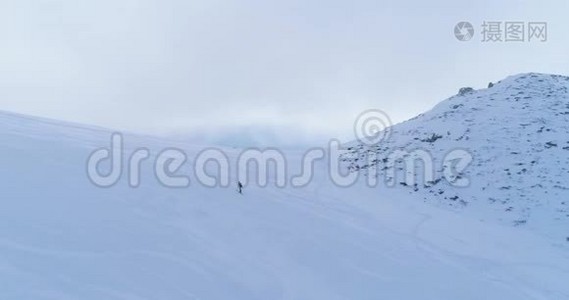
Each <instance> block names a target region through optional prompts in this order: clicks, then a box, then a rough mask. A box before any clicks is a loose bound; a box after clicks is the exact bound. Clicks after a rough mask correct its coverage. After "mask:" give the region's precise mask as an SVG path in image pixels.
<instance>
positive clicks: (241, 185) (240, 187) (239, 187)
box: [237, 181, 243, 194]
mask: <svg viewBox="0 0 569 300" xmlns="http://www.w3.org/2000/svg"><path fill="white" fill-rule="evenodd" d="M237 191H238V192H239V194H243V184H241V181H237Z"/></svg>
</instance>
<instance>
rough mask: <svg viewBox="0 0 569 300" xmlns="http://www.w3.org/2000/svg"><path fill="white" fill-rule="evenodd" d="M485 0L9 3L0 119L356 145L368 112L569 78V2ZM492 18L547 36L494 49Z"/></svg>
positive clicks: (1, 14)
mask: <svg viewBox="0 0 569 300" xmlns="http://www.w3.org/2000/svg"><path fill="white" fill-rule="evenodd" d="M476 2H477V3H473V1H447V0H445V1H402V0H397V1H367V0H352V1H336V0H328V1H309V0H288V1H278V2H276V1H266V0H259V1H252V0H240V1H228V0H207V1H205V0H204V1H190V0H156V1H154V0H140V1H134V0H112V1H110V0H97V1H78V0H61V1H54V0H53V1H52V0H49V1H48V0H45V1H40V0H37V1H27V0H13V1H5V0H4V1H1V0H0V110H7V111H13V112H19V113H25V114H33V115H39V116H45V117H50V118H56V119H62V120H68V121H75V122H81V123H89V124H96V125H102V126H105V127H110V128H115V129H120V130H131V131H140V132H150V133H169V132H176V133H178V134H184V135H187V136H192V137H195V136H197V135H199V134H202V133H204V134H206V135H207V136H209V137H212V138H213V139H219V140H224V141H227V140H232V142H239V143H241V144H243V143H245V144H246V143H249V142H250V141H251V140H255V139H268V140H270V141H275V140H274V139H277V140H278V141H279V142H281V143H289V142H290V141H297V142H299V143H304V142H306V141H307V140H314V141H321V140H320V138H322V137H325V136H331V137H332V136H333V137H338V138H342V139H351V138H352V137H351V135H352V124H353V122H354V119H355V117H356V116H357V115H358V114H359V113H360V112H361V111H363V110H365V109H369V108H379V109H382V110H384V111H385V112H387V113H388V114H389V115H390V116H391V118H392V119H393V120H394V121H395V122H399V121H403V120H405V119H408V118H410V117H413V116H414V115H416V114H418V113H421V112H423V111H425V110H428V109H429V108H431V107H432V106H434V105H435V104H436V103H437V102H439V101H441V100H443V99H445V98H447V97H449V96H451V95H452V94H454V93H456V92H457V90H458V89H459V88H460V87H462V86H473V87H475V88H481V87H485V86H486V85H487V83H488V82H489V81H497V80H500V79H502V78H504V77H506V76H508V75H512V74H516V73H521V72H530V71H535V72H544V73H557V74H565V75H568V74H569V18H568V17H567V14H568V12H569V1H566V0H558V1H545V0H542V1H530V0H527V1H513V0H506V1H476ZM459 21H469V22H471V23H472V24H473V25H474V29H475V35H474V38H472V40H470V41H467V42H460V41H458V40H457V39H456V38H455V36H454V34H453V29H454V26H455V25H456V24H457V22H459ZM484 21H502V22H505V21H522V22H525V23H526V24H527V22H534V21H535V22H539V21H543V22H547V23H548V24H547V30H548V41H547V42H538V41H531V42H527V41H525V42H496V43H485V42H482V41H481V39H482V35H481V29H482V27H481V25H482V23H483V22H484ZM526 31H527V28H526ZM526 34H527V32H526ZM526 39H527V36H526ZM222 133H227V134H222ZM261 142H262V141H261ZM265 142H266V141H265Z"/></svg>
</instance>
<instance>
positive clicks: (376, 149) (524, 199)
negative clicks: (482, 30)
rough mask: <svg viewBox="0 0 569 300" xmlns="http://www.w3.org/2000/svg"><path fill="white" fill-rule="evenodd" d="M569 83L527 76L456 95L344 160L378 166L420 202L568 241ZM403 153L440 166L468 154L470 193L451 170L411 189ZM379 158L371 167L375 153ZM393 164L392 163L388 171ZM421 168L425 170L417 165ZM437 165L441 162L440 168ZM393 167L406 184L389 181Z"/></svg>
mask: <svg viewBox="0 0 569 300" xmlns="http://www.w3.org/2000/svg"><path fill="white" fill-rule="evenodd" d="M568 90H569V77H565V76H559V75H545V74H535V73H529V74H522V75H517V76H512V77H509V78H507V79H505V80H503V81H501V82H498V83H497V84H495V85H494V86H493V87H491V88H488V89H482V90H476V91H470V92H466V93H464V94H463V95H460V94H459V95H456V96H453V97H451V98H449V99H447V100H445V101H443V102H441V103H440V104H438V105H437V106H436V107H435V108H433V109H432V110H431V111H429V112H426V113H425V114H422V115H419V116H417V117H415V118H413V119H411V120H409V121H407V122H404V123H401V124H397V125H395V126H393V127H392V128H391V129H390V130H391V134H390V139H389V140H386V141H382V142H381V143H379V144H378V145H375V146H366V145H363V144H362V145H355V146H353V147H352V148H351V150H352V151H351V153H349V154H348V155H346V156H345V159H346V160H347V161H348V162H350V163H352V164H353V165H354V166H355V169H363V170H364V172H366V173H367V171H366V170H367V169H368V168H369V167H370V165H374V164H376V165H377V167H378V169H379V170H380V175H381V176H382V177H385V178H387V179H388V180H389V179H392V180H393V181H394V184H395V185H398V186H400V188H405V189H407V190H408V191H409V194H412V195H413V196H412V197H414V198H417V199H422V200H424V201H426V202H429V203H437V204H438V205H441V206H447V207H453V208H457V209H462V208H464V209H463V210H464V211H465V212H466V213H471V214H472V215H473V216H474V217H476V218H479V219H483V220H490V221H497V220H498V221H501V222H503V223H506V224H513V225H516V226H525V227H528V228H531V229H535V230H537V231H539V232H541V233H544V234H550V235H553V236H555V237H556V238H557V239H559V240H565V239H566V237H567V236H569V230H568V228H569V91H568ZM397 149H405V150H406V151H408V152H413V151H415V150H417V149H420V150H425V151H427V152H429V153H430V154H431V155H432V157H433V159H434V160H435V161H437V160H438V161H439V162H440V160H441V158H442V157H444V155H445V154H446V153H448V152H449V151H451V150H455V149H463V150H465V151H467V152H469V153H470V154H471V155H472V162H471V163H470V165H469V166H468V167H467V168H466V169H465V171H464V173H463V174H458V176H460V177H463V178H467V179H468V181H469V186H468V187H466V188H456V187H452V186H450V185H449V184H448V183H447V182H446V181H445V180H441V179H442V177H443V173H444V169H443V168H438V169H435V170H436V172H434V176H433V180H428V181H426V180H421V179H423V176H420V175H422V172H421V171H420V170H419V171H417V172H414V173H413V174H414V175H416V177H418V178H416V181H415V183H414V184H408V183H407V182H406V181H405V178H404V177H403V175H402V172H401V170H405V166H404V164H403V160H400V161H399V163H394V162H392V161H389V159H390V158H389V157H388V154H389V153H392V152H393V151H395V150H397ZM370 153H371V154H373V155H375V156H377V160H376V161H375V162H372V163H369V162H368V161H367V160H366V159H365V158H366V157H367V156H368V155H369V154H370ZM388 163H392V164H391V165H389V164H388ZM418 165H419V166H420V164H418ZM435 165H436V163H435ZM393 168H396V169H397V173H395V174H398V176H399V177H394V176H390V174H393V172H392V171H393V170H392V169H393Z"/></svg>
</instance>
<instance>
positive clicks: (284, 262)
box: [0, 78, 569, 300]
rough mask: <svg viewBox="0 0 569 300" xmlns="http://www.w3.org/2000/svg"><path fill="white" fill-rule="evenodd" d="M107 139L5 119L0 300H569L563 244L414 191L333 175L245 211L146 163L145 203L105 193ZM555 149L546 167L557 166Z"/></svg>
mask: <svg viewBox="0 0 569 300" xmlns="http://www.w3.org/2000/svg"><path fill="white" fill-rule="evenodd" d="M515 80H516V79H513V81H515ZM519 80H524V79H519ZM559 80H560V79H559V78H556V79H551V84H552V85H553V86H555V84H557V82H558V81H559ZM510 81H512V80H510ZM506 82H507V81H505V82H504V83H502V84H506ZM547 82H549V79H548V81H547ZM544 86H545V84H544ZM495 88H496V90H495V91H496V92H498V91H500V90H501V89H503V90H506V86H504V87H503V88H501V87H499V86H496V87H495ZM493 92H494V91H493V90H492V89H491V90H488V91H486V93H488V95H490V94H492V93H493ZM525 93H529V91H525ZM469 97H474V98H472V99H471V101H475V99H476V98H475V97H476V96H469ZM522 98H523V97H522ZM451 101H454V100H451ZM520 101H521V102H520V103H523V102H524V101H525V100H522V99H520ZM461 103H463V101H461ZM464 103H465V104H464V106H465V107H461V108H460V109H464V110H465V113H466V111H467V110H466V108H467V106H466V101H464ZM441 105H446V104H441ZM503 106H505V105H503ZM468 107H470V106H468ZM481 109H486V108H481ZM488 109H489V108H488ZM504 110H505V109H504ZM421 118H434V119H436V118H435V114H433V115H432V116H431V117H421ZM528 118H529V117H528ZM440 120H442V119H440ZM440 122H442V121H440ZM465 122H466V121H465ZM548 122H549V121H548ZM408 124H410V123H407V125H405V126H408ZM425 125H426V124H425ZM441 126H442V125H441ZM500 126H501V127H500V128H503V127H504V126H506V127H507V126H508V125H507V124H502V125H500ZM437 128H440V127H437ZM546 128H550V129H551V130H553V129H555V130H559V129H558V128H559V127H555V128H554V127H553V125H552V126H551V127H546ZM546 128H544V131H545V130H546ZM538 129H539V128H538ZM418 130H422V131H425V132H426V133H425V134H427V131H428V128H426V127H425V128H422V129H418ZM462 133H463V132H462V131H461V130H460V128H459V127H458V126H457V127H455V128H453V131H452V132H451V135H452V134H455V135H459V134H462ZM558 133H559V131H558ZM551 134H553V133H551ZM110 135H111V132H109V131H106V130H104V129H100V128H92V127H85V126H81V125H76V124H67V123H60V122H56V121H51V120H43V119H37V118H32V117H24V116H20V115H14V114H8V113H0V166H1V168H0V299H25V300H27V299H34V300H36V299H57V300H68V299H82V300H89V299H93V300H100V299H125V300H126V299H129V300H131V299H136V300H142V299H169V300H175V299H437V300H438V299H567V298H569V286H568V285H567V281H568V278H569V251H568V249H567V243H566V242H565V241H559V240H551V239H549V238H547V237H545V236H543V235H541V234H538V233H536V232H532V231H529V230H527V229H526V228H525V227H524V226H518V227H513V226H501V225H498V224H495V223H493V222H481V221H479V220H478V218H472V217H469V216H464V215H460V214H456V213H455V212H452V211H448V210H441V209H439V208H436V207H433V206H431V205H427V204H424V203H422V202H421V201H416V199H417V198H416V197H415V195H407V193H406V191H407V190H406V189H403V190H401V189H392V190H378V189H370V188H368V187H366V186H365V184H356V185H354V186H352V187H350V188H340V187H336V186H335V185H333V184H332V183H331V182H329V180H328V177H327V176H325V175H324V174H327V171H326V166H325V165H317V168H316V169H317V173H316V174H315V176H314V180H313V182H312V183H311V184H310V185H309V186H306V187H304V188H293V187H286V188H276V187H274V186H268V187H265V188H261V187H255V186H248V187H246V189H245V193H244V195H239V194H238V193H236V191H235V189H234V187H231V188H207V187H204V186H201V185H199V184H192V185H191V186H190V187H189V188H185V189H173V188H166V187H164V186H162V185H160V184H159V183H157V181H156V179H155V178H154V177H153V172H152V168H153V165H152V164H151V163H144V164H143V166H142V171H141V173H142V182H141V186H140V187H138V188H131V187H129V186H128V184H127V182H126V178H124V177H123V178H122V179H121V181H120V182H119V183H118V184H116V185H115V186H113V187H110V188H99V187H96V186H94V185H93V184H92V183H91V182H90V181H89V180H88V178H87V175H86V169H85V168H86V160H87V157H88V156H89V154H90V153H91V152H92V151H93V150H95V149H97V148H100V147H108V144H109V141H110ZM501 136H503V134H502V135H501ZM549 139H550V138H549V137H548V138H547V140H549ZM409 142H413V137H412V136H409ZM438 142H439V141H437V143H438ZM125 143H126V149H127V150H126V151H127V152H129V151H131V150H132V149H134V148H138V147H147V148H148V149H150V151H151V153H152V155H153V156H154V155H156V154H157V153H158V152H159V151H160V150H162V149H164V148H166V147H178V148H182V149H184V150H186V152H187V153H188V156H189V157H190V161H189V162H188V167H184V168H183V171H182V173H184V174H186V173H187V174H190V173H192V170H191V169H190V167H189V163H190V162H191V157H195V155H196V154H197V153H198V151H200V147H195V146H194V145H186V144H184V143H182V142H172V141H169V140H165V139H160V138H151V137H144V136H134V135H125ZM504 143H506V142H505V141H504ZM557 143H558V147H557V150H556V149H547V150H545V149H544V150H543V151H548V150H555V151H558V150H559V151H561V149H562V148H563V147H561V141H560V140H558V141H557ZM436 145H437V144H436ZM496 147H497V146H496ZM518 150H519V149H518ZM514 151H515V150H514ZM227 153H228V155H229V156H234V155H236V154H235V153H232V152H231V151H227ZM538 153H539V152H538ZM542 153H545V152H542ZM559 153H564V152H559ZM288 154H289V156H288V157H289V159H290V160H289V162H290V163H291V164H292V165H299V161H295V160H300V156H299V155H298V153H288ZM536 155H537V154H536ZM520 157H525V156H520ZM552 157H557V158H558V159H559V158H561V156H554V155H552ZM151 160H152V158H151V159H149V161H151ZM495 160H496V159H495ZM522 162H525V161H522ZM544 166H545V165H544ZM551 167H552V168H553V167H556V166H551ZM558 167H559V168H562V165H561V164H558ZM480 170H483V169H480ZM488 172H490V171H488ZM482 175H484V174H481V176H482ZM476 176H477V174H476V173H473V174H472V177H473V178H472V179H473V186H474V182H475V179H476V178H475V177H476ZM496 176H498V175H496ZM548 178H549V177H548ZM562 178H566V177H560V179H559V180H560V181H561V180H562ZM528 180H529V179H528ZM543 182H544V183H542V184H545V183H546V182H547V181H546V180H543ZM510 185H512V186H514V184H513V183H512V184H510ZM496 190H497V191H501V190H500V189H496ZM398 191H404V192H405V193H399V194H398ZM510 191H512V192H513V191H515V189H514V188H512V189H510ZM421 195H424V196H425V197H426V196H428V195H429V193H428V190H426V192H424V194H421ZM512 202H513V201H512Z"/></svg>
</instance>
